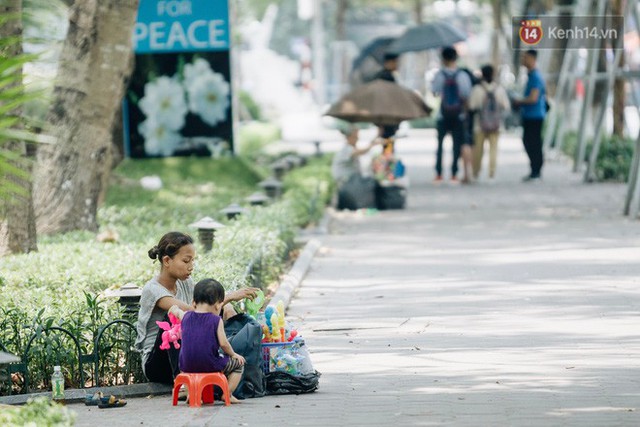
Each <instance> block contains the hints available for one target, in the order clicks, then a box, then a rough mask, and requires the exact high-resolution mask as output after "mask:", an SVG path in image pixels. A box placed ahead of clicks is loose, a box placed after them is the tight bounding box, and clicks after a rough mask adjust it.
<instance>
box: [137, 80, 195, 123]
mask: <svg viewBox="0 0 640 427" xmlns="http://www.w3.org/2000/svg"><path fill="white" fill-rule="evenodd" d="M139 106H140V109H141V110H142V112H143V113H144V114H145V115H146V116H147V118H153V119H154V120H155V121H157V122H158V123H162V124H163V125H164V126H165V127H166V128H168V129H170V130H180V129H182V127H183V126H184V122H185V116H186V115H187V102H186V100H185V96H184V90H183V89H182V85H180V83H179V82H178V81H176V80H174V79H171V78H169V77H167V76H161V77H158V78H157V79H156V80H154V81H152V82H149V83H147V84H146V85H145V86H144V96H143V97H142V99H141V100H140V104H139Z"/></svg>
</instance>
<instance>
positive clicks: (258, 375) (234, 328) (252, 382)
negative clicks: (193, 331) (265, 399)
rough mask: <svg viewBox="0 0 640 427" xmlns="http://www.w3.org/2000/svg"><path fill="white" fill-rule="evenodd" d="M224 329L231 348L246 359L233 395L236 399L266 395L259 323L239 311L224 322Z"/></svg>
mask: <svg viewBox="0 0 640 427" xmlns="http://www.w3.org/2000/svg"><path fill="white" fill-rule="evenodd" d="M224 331H225V333H226V334H227V339H228V340H229V343H230V344H231V347H233V350H234V351H235V352H236V353H238V354H240V355H242V356H243V357H244V358H245V360H246V363H245V365H244V373H243V374H242V379H241V380H240V384H238V388H237V389H236V391H235V392H234V393H233V395H234V396H235V397H237V398H238V399H244V398H247V397H262V396H264V395H266V394H267V388H266V379H265V376H264V372H263V371H262V345H261V341H262V327H261V326H260V323H258V321H257V320H255V319H254V318H253V317H251V316H249V315H247V314H244V313H241V314H238V315H236V316H233V317H232V318H230V319H228V320H227V321H226V322H225V325H224Z"/></svg>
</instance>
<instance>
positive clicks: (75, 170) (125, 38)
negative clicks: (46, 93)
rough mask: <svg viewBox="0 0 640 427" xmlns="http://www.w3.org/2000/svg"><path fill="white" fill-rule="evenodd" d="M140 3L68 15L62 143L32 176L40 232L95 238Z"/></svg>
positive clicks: (47, 150)
mask: <svg viewBox="0 0 640 427" xmlns="http://www.w3.org/2000/svg"><path fill="white" fill-rule="evenodd" d="M137 9H138V0H85V1H81V2H75V3H74V5H73V7H72V8H71V10H70V18H69V32H68V33H67V38H66V40H65V43H64V47H63V49H62V54H61V57H60V65H59V71H58V78H57V80H56V84H55V87H54V93H53V102H52V106H51V108H50V110H49V113H48V116H47V122H48V124H49V125H50V127H51V133H52V134H53V136H54V137H56V139H57V143H56V144H53V145H51V146H45V147H41V149H40V150H39V152H38V167H37V171H36V174H35V197H34V203H35V208H36V224H37V228H38V231H39V232H64V231H70V230H76V229H82V230H96V229H97V228H98V224H97V220H96V212H97V208H98V199H99V196H100V193H101V191H102V189H103V186H104V185H105V183H106V182H107V178H108V176H109V173H110V168H111V144H112V142H111V126H112V124H113V120H114V115H115V114H116V111H117V110H118V105H119V103H120V102H121V101H122V96H123V94H124V89H125V88H124V81H125V79H126V78H127V77H128V76H127V75H126V73H127V72H128V70H130V67H129V65H128V64H129V61H130V60H132V45H131V43H132V40H131V39H132V37H131V34H132V31H133V25H134V23H135V17H136V13H137Z"/></svg>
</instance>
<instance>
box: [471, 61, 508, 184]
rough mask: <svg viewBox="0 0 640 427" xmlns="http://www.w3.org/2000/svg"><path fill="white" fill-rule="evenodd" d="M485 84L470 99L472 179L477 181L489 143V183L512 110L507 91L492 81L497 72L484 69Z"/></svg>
mask: <svg viewBox="0 0 640 427" xmlns="http://www.w3.org/2000/svg"><path fill="white" fill-rule="evenodd" d="M481 72H482V80H481V82H480V84H478V85H476V86H474V87H473V89H472V90H471V96H470V97H469V110H470V111H473V112H474V119H475V120H474V123H473V135H474V143H473V162H472V164H473V179H478V177H479V175H480V170H481V169H482V157H483V155H484V144H485V142H486V141H488V142H489V179H490V180H491V179H493V178H494V177H495V174H496V164H497V159H498V137H499V134H500V128H501V127H502V122H503V120H504V116H505V114H506V113H507V112H508V111H509V110H510V103H509V97H508V95H507V92H506V90H505V89H504V88H503V87H502V86H500V85H499V84H498V83H497V82H495V81H494V79H493V74H494V69H493V67H492V66H491V65H484V66H483V67H482V69H481Z"/></svg>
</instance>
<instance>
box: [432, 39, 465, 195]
mask: <svg viewBox="0 0 640 427" xmlns="http://www.w3.org/2000/svg"><path fill="white" fill-rule="evenodd" d="M441 55H442V68H441V69H440V71H438V73H436V75H435V77H434V78H433V83H432V85H431V89H432V91H433V93H434V95H436V96H439V97H440V100H441V102H440V111H439V117H438V120H437V130H438V149H437V152H436V177H435V182H436V183H440V182H442V144H443V141H444V138H445V136H446V135H447V134H451V138H452V139H453V162H452V164H451V182H452V183H457V182H458V178H457V174H458V161H457V159H458V157H459V154H461V155H462V162H463V171H464V175H463V180H462V182H464V183H468V182H470V169H471V145H470V144H471V141H470V140H469V138H467V137H466V132H467V131H466V126H467V100H468V99H469V95H470V92H471V80H470V79H469V76H468V75H467V74H466V73H465V72H463V71H462V70H460V69H459V68H458V66H457V60H458V52H457V51H456V50H455V48H453V47H451V46H448V47H445V48H443V49H442V54H441Z"/></svg>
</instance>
